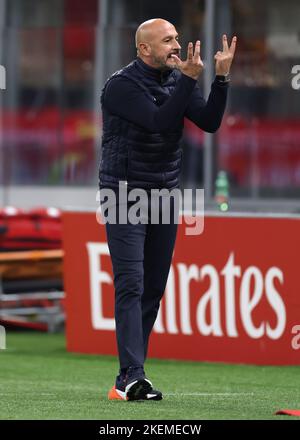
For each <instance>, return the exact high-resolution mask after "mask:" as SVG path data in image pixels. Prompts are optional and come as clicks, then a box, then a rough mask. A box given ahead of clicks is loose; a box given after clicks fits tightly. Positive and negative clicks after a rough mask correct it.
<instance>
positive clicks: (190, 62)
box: [171, 40, 203, 79]
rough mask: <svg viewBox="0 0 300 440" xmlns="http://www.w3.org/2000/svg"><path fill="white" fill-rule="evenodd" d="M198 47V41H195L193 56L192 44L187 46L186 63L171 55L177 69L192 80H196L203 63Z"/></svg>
mask: <svg viewBox="0 0 300 440" xmlns="http://www.w3.org/2000/svg"><path fill="white" fill-rule="evenodd" d="M200 45H201V43H200V41H199V40H197V41H196V44H195V52H194V54H193V43H191V42H190V43H189V44H188V50H187V59H186V61H181V59H180V58H178V56H177V55H175V54H172V55H171V57H172V58H173V59H174V60H175V62H176V65H177V68H178V69H179V70H180V71H181V72H182V73H184V74H185V75H187V76H190V77H191V78H193V79H198V76H199V75H200V73H201V72H202V70H203V62H202V60H201V57H200Z"/></svg>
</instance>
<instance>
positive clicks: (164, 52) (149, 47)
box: [135, 18, 181, 70]
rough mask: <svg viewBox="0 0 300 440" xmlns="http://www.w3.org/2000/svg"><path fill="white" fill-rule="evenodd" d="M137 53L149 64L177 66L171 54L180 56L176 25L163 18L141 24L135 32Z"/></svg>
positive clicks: (166, 66)
mask: <svg viewBox="0 0 300 440" xmlns="http://www.w3.org/2000/svg"><path fill="white" fill-rule="evenodd" d="M135 44H136V48H137V55H138V56H139V57H140V58H141V59H142V60H143V61H144V62H145V63H146V64H148V65H149V66H151V67H155V68H156V69H160V70H165V69H173V68H175V67H176V63H175V61H174V59H173V58H172V57H171V54H174V53H175V54H176V55H177V56H179V57H180V49H181V46H180V44H179V43H178V33H177V31H176V29H175V27H174V26H173V25H172V24H171V23H169V22H168V21H166V20H163V19H162V18H154V19H152V20H147V21H145V22H144V23H142V24H140V26H139V27H138V28H137V31H136V34H135Z"/></svg>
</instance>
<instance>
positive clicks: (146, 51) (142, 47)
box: [138, 43, 151, 56]
mask: <svg viewBox="0 0 300 440" xmlns="http://www.w3.org/2000/svg"><path fill="white" fill-rule="evenodd" d="M138 49H139V53H140V54H141V55H144V56H149V55H150V54H151V47H150V45H149V44H148V43H140V44H139V47H138Z"/></svg>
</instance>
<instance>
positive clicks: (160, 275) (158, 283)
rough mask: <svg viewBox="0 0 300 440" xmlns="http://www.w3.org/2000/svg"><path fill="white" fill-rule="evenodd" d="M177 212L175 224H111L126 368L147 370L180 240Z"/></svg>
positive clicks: (110, 241) (118, 321) (118, 329)
mask: <svg viewBox="0 0 300 440" xmlns="http://www.w3.org/2000/svg"><path fill="white" fill-rule="evenodd" d="M171 208H172V204H171ZM173 209H174V207H173ZM173 209H172V212H171V221H170V224H162V222H161V219H160V224H151V223H150V221H149V223H148V224H141V223H139V224H130V223H128V224H110V223H106V225H105V226H106V235H107V242H108V246H109V251H110V255H111V259H112V266H113V273H114V287H115V321H116V336H117V345H118V353H119V361H120V368H127V367H129V366H143V365H144V362H145V360H146V356H147V350H148V342H149V336H150V333H151V330H152V328H153V325H154V323H155V320H156V317H157V313H158V310H159V305H160V300H161V298H162V296H163V293H164V290H165V287H166V283H167V279H168V274H169V270H170V265H171V260H172V255H173V249H174V245H175V240H176V233H177V226H178V225H177V223H178V221H177V220H174V218H175V219H176V216H175V217H174V215H173ZM149 214H150V212H149ZM177 218H178V215H177ZM149 219H150V216H149Z"/></svg>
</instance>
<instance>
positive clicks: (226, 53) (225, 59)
mask: <svg viewBox="0 0 300 440" xmlns="http://www.w3.org/2000/svg"><path fill="white" fill-rule="evenodd" d="M236 42H237V37H233V39H232V41H231V45H230V47H228V42H227V36H226V35H225V34H224V35H223V51H222V52H221V51H220V50H219V51H218V52H217V53H216V55H215V60H216V75H228V73H229V72H230V66H231V63H232V61H233V57H234V53H235V48H236Z"/></svg>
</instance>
